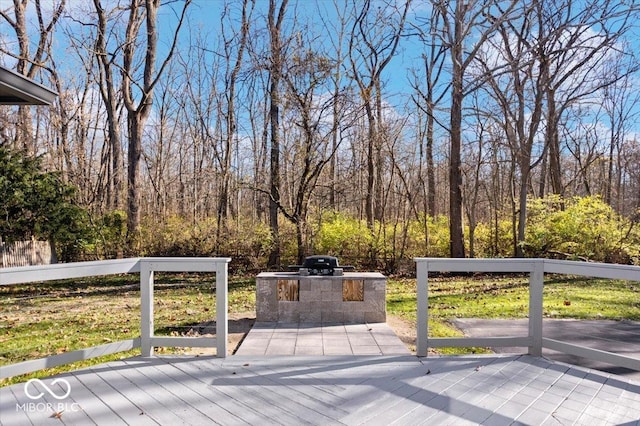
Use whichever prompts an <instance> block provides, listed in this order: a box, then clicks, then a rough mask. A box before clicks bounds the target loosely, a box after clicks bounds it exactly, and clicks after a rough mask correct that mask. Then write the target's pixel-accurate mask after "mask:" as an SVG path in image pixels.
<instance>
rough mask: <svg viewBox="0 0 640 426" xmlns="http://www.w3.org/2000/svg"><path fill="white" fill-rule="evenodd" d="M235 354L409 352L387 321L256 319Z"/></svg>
mask: <svg viewBox="0 0 640 426" xmlns="http://www.w3.org/2000/svg"><path fill="white" fill-rule="evenodd" d="M235 355H260V356H263V355H267V356H272V355H274V356H276V355H411V352H410V351H409V349H408V348H407V347H406V346H405V345H404V344H403V343H402V341H401V340H400V339H399V338H398V336H396V334H395V333H394V331H393V330H392V329H391V327H389V326H388V325H387V324H386V323H374V324H348V323H334V322H331V323H281V322H256V323H255V324H254V326H253V328H252V329H251V331H249V333H248V334H247V336H246V337H245V339H244V341H243V342H242V344H241V345H240V347H239V348H238V350H237V351H236V353H235Z"/></svg>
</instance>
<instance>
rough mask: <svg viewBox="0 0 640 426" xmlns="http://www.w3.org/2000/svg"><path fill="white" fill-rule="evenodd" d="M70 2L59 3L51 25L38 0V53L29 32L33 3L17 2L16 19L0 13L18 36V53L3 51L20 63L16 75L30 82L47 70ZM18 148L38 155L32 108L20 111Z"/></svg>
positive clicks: (17, 65)
mask: <svg viewBox="0 0 640 426" xmlns="http://www.w3.org/2000/svg"><path fill="white" fill-rule="evenodd" d="M65 2H66V0H59V1H58V2H57V4H54V5H53V7H52V8H51V9H52V13H51V16H50V17H49V20H48V22H47V21H46V20H45V18H46V17H45V13H44V8H43V6H42V4H41V2H40V0H34V3H33V5H34V8H35V12H36V17H37V25H38V27H37V28H38V31H37V33H36V34H37V36H36V37H37V39H36V42H35V46H36V48H35V52H32V51H31V43H32V40H31V36H32V35H33V32H30V31H29V29H28V27H27V26H28V24H29V23H28V22H27V15H26V13H27V8H28V7H29V0H13V16H11V15H10V12H9V11H10V10H11V8H10V9H7V10H3V9H0V16H1V17H2V18H3V19H4V20H5V21H6V22H7V23H8V24H9V26H10V27H11V28H12V29H13V31H14V32H15V36H16V40H17V41H18V51H17V52H14V51H10V50H7V49H2V50H0V52H2V53H3V54H5V55H9V56H11V57H13V58H15V59H17V63H16V71H17V72H18V73H19V74H22V75H24V76H25V77H27V78H29V79H34V78H35V77H36V74H37V73H38V71H39V70H41V69H47V68H48V65H47V62H48V59H49V56H50V55H51V37H52V34H53V31H54V28H55V26H56V23H57V22H58V20H59V19H60V16H61V15H62V12H63V11H64V8H65ZM16 130H17V131H16V132H15V139H14V141H13V144H14V146H16V147H19V148H24V149H26V150H27V151H28V152H30V153H31V154H34V153H36V151H37V146H36V141H35V138H34V135H33V123H32V116H31V110H30V109H29V107H25V106H20V107H18V123H17V126H16Z"/></svg>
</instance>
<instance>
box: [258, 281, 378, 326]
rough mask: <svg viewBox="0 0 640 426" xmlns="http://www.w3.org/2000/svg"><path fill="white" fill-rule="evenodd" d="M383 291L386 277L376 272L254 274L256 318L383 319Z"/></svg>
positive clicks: (302, 319) (286, 319)
mask: <svg viewBox="0 0 640 426" xmlns="http://www.w3.org/2000/svg"><path fill="white" fill-rule="evenodd" d="M386 293H387V278H386V277H385V276H384V275H382V274H380V273H378V272H345V273H344V275H342V276H318V275H308V276H303V275H300V274H299V273H297V272H262V273H260V274H259V275H258V276H257V277H256V321H261V322H324V323H328V322H345V323H376V322H386V320H387V308H386Z"/></svg>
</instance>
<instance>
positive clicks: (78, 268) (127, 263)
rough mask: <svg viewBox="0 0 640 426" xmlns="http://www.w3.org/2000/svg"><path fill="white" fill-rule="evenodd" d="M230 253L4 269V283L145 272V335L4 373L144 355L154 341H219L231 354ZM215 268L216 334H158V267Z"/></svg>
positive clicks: (219, 348)
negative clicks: (155, 301) (155, 309)
mask: <svg viewBox="0 0 640 426" xmlns="http://www.w3.org/2000/svg"><path fill="white" fill-rule="evenodd" d="M230 260H231V259H229V258H163V257H155V258H134V259H119V260H104V261H95V262H77V263H61V264H55V265H45V266H26V267H16V268H5V269H0V285H12V284H22V283H30V282H40V281H52V280H60V279H70V278H81V277H95V276H102V275H113V274H128V273H139V274H140V297H141V303H140V337H139V338H136V339H128V340H122V341H119V342H114V343H109V344H106V345H101V346H95V347H91V348H86V349H80V350H75V351H71V352H66V353H63V354H59V355H53V356H49V357H46V358H40V359H34V360H29V361H24V362H20V363H17V364H11V365H3V366H1V367H0V379H4V378H7V377H13V376H17V375H20V374H27V373H31V372H34V371H38V370H41V369H44V368H50V367H57V366H59V365H64V364H69V363H72V362H76V361H82V360H86V359H90V358H95V357H98V356H103V355H109V354H113V353H116V352H122V351H127V350H131V349H135V348H140V349H141V353H142V356H151V355H152V354H153V348H154V347H162V346H168V347H215V348H216V354H217V356H218V357H221V358H224V357H225V356H226V354H227V340H228V339H227V334H228V313H227V311H228V301H227V291H228V277H227V275H228V270H227V268H228V263H229V262H230ZM156 271H163V272H215V275H216V337H214V338H210V337H163V336H155V335H154V326H153V276H154V272H156Z"/></svg>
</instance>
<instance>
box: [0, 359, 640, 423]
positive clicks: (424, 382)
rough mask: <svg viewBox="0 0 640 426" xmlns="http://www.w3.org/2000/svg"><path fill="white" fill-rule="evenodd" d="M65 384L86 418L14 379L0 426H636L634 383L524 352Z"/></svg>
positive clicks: (305, 363) (176, 370) (163, 370)
mask: <svg viewBox="0 0 640 426" xmlns="http://www.w3.org/2000/svg"><path fill="white" fill-rule="evenodd" d="M59 377H64V378H66V379H67V380H68V381H69V383H70V385H71V394H70V395H69V397H68V399H66V400H65V401H64V402H66V403H69V404H70V403H77V404H78V406H79V407H81V410H80V411H78V412H73V411H68V412H63V413H62V417H61V418H60V419H52V418H51V417H50V416H51V413H50V412H29V411H25V410H20V409H17V406H16V404H22V403H24V402H25V398H26V396H25V393H24V384H16V385H12V386H5V387H3V388H0V408H1V410H2V411H1V413H0V424H2V425H7V426H9V425H10V426H13V425H23V424H27V425H28V424H46V423H52V422H53V421H56V422H58V423H61V424H110V425H111V424H136V425H138V424H149V425H152V424H163V425H164V424H222V425H246V424H251V425H253V424H260V425H262V424H285V425H302V424H318V425H328V424H345V425H364V424H366V425H389V424H396V425H409V424H411V425H414V424H439V423H445V424H452V423H453V424H456V425H457V424H463V425H464V424H488V425H489V424H490V425H500V424H513V423H518V422H519V423H521V424H548V425H558V424H567V423H576V424H627V425H633V426H640V423H639V422H640V384H639V383H637V382H634V381H632V380H631V379H628V378H625V377H623V376H616V375H612V374H609V373H603V372H600V371H595V370H587V369H584V368H581V367H574V366H570V365H567V364H562V363H558V362H553V361H548V360H546V359H543V358H532V357H529V356H526V355H511V356H507V355H497V356H495V355H490V356H489V355H487V356H460V357H442V358H417V357H414V356H369V357H367V356H335V357H331V356H319V357H297V356H296V357H293V356H290V357H284V356H283V357H254V358H252V357H246V356H231V357H229V358H226V359H220V358H213V357H195V358H188V357H177V356H171V357H153V358H140V357H137V358H130V359H125V360H121V361H113V362H109V363H106V364H101V365H97V366H94V367H90V368H87V369H83V370H77V371H74V372H71V373H65V374H64V375H62V376H59ZM51 380H53V378H48V379H43V381H44V382H45V383H50V381H51ZM51 400H52V398H51V396H48V397H46V398H44V399H43V401H51Z"/></svg>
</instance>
